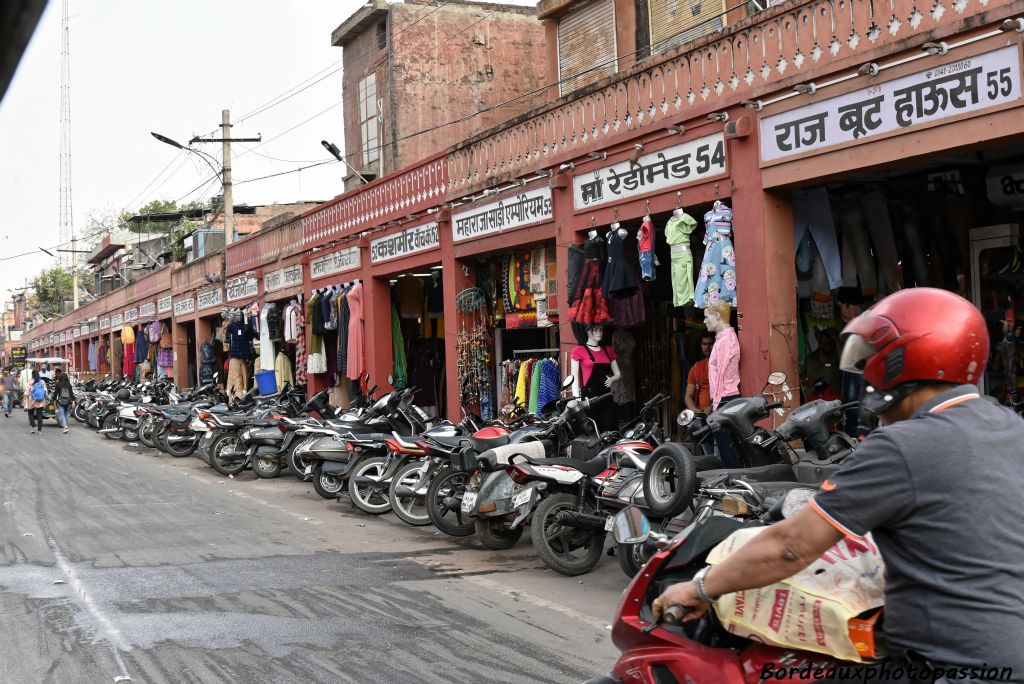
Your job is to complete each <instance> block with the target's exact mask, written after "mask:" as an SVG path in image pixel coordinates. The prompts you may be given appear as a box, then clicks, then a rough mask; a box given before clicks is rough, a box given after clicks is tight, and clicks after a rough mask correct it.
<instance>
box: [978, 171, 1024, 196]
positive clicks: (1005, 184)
mask: <svg viewBox="0 0 1024 684" xmlns="http://www.w3.org/2000/svg"><path fill="white" fill-rule="evenodd" d="M985 187H986V188H987V189H988V199H989V201H990V202H992V204H998V205H1000V206H1004V207H1019V206H1022V205H1024V164H1010V165H1007V166H993V167H992V168H991V169H989V172H988V174H987V175H986V176H985Z"/></svg>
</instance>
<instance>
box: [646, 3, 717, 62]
mask: <svg viewBox="0 0 1024 684" xmlns="http://www.w3.org/2000/svg"><path fill="white" fill-rule="evenodd" d="M647 6H648V9H649V10H650V14H651V19H650V22H651V54H657V53H659V52H664V51H665V50H667V49H668V48H670V47H673V46H676V45H679V44H680V43H685V42H687V41H690V40H694V39H696V38H700V37H701V36H705V35H707V34H709V33H712V32H714V31H718V30H719V29H721V28H722V27H723V26H725V0H648V4H647Z"/></svg>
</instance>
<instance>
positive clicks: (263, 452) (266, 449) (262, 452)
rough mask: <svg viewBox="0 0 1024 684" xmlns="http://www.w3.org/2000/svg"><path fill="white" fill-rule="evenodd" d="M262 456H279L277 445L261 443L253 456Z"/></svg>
mask: <svg viewBox="0 0 1024 684" xmlns="http://www.w3.org/2000/svg"><path fill="white" fill-rule="evenodd" d="M260 456H273V457H274V458H277V447H272V446H266V445H260V446H257V447H256V453H255V454H253V458H259V457H260Z"/></svg>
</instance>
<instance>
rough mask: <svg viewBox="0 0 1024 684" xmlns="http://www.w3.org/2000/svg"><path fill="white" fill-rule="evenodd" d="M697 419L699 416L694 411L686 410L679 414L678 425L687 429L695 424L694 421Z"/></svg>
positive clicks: (677, 417)
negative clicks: (691, 424)
mask: <svg viewBox="0 0 1024 684" xmlns="http://www.w3.org/2000/svg"><path fill="white" fill-rule="evenodd" d="M696 417H697V414H696V413H694V412H693V410H692V409H684V410H682V411H680V412H679V415H678V416H676V424H677V425H679V426H681V427H686V426H687V425H689V424H690V423H692V422H693V419H694V418H696Z"/></svg>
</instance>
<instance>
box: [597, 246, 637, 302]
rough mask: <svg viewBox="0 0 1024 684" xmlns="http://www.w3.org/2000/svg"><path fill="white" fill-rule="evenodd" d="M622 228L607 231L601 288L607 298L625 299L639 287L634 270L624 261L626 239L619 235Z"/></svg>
mask: <svg viewBox="0 0 1024 684" xmlns="http://www.w3.org/2000/svg"><path fill="white" fill-rule="evenodd" d="M620 232H625V231H624V230H622V229H619V230H612V231H609V232H608V265H607V266H605V269H604V282H603V283H601V288H602V289H603V290H604V296H605V297H607V298H609V299H626V298H627V297H632V296H633V295H635V294H636V291H637V288H638V287H640V281H639V280H638V279H637V275H636V272H635V271H634V270H633V269H632V268H630V266H629V263H628V262H627V261H626V241H625V238H623V237H621V236H619V233H620Z"/></svg>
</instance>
